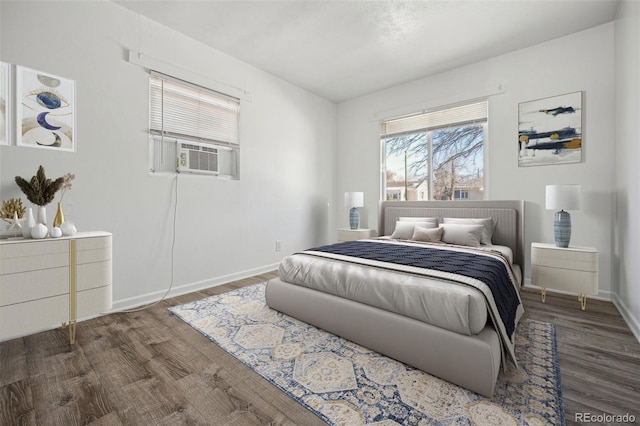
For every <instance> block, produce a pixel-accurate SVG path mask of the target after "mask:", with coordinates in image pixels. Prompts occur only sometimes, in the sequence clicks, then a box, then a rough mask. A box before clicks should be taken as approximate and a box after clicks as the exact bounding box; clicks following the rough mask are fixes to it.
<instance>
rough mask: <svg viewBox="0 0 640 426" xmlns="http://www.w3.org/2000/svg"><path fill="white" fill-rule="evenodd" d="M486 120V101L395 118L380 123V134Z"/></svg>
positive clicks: (395, 133) (413, 131) (387, 134)
mask: <svg viewBox="0 0 640 426" xmlns="http://www.w3.org/2000/svg"><path fill="white" fill-rule="evenodd" d="M485 121H487V101H482V102H476V103H472V104H468V105H462V106H458V107H453V108H448V109H443V110H439V111H431V112H424V113H420V114H414V115H410V116H406V117H400V118H395V119H391V120H387V121H384V122H382V123H381V124H380V134H381V135H382V136H387V137H389V136H398V135H402V134H408V133H415V132H419V131H425V130H434V129H439V128H444V127H452V126H460V125H466V124H473V123H482V122H485Z"/></svg>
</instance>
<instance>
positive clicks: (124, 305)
mask: <svg viewBox="0 0 640 426" xmlns="http://www.w3.org/2000/svg"><path fill="white" fill-rule="evenodd" d="M278 265H280V263H274V264H272V265H265V266H261V267H259V268H254V269H248V270H246V271H242V272H237V273H234V274H229V275H223V276H221V277H215V278H211V279H208V280H203V281H197V282H194V283H189V284H183V285H180V286H177V287H173V288H172V289H171V290H170V291H169V292H168V293H167V291H166V290H161V291H156V292H153V293H147V294H141V295H139V296H135V297H130V298H127V299H121V300H114V301H113V307H112V309H111V310H110V311H107V312H102V314H103V315H106V314H111V313H115V312H119V311H123V310H127V309H134V308H137V307H141V306H144V305H148V304H150V303H156V302H158V301H160V300H161V299H162V298H163V297H162V296H163V295H164V294H165V293H167V295H166V296H165V297H164V299H168V298H171V297H175V296H180V295H182V294H187V293H193V292H195V291H199V290H203V289H205V288H210V287H215V286H219V285H222V284H227V283H230V282H233V281H238V280H242V279H244V278H249V277H253V276H255V275H259V274H264V273H267V272H272V271H275V270H277V269H278Z"/></svg>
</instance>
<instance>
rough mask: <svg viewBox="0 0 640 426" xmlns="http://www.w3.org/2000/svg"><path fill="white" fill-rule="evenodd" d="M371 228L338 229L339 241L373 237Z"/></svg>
mask: <svg viewBox="0 0 640 426" xmlns="http://www.w3.org/2000/svg"><path fill="white" fill-rule="evenodd" d="M371 236H372V231H371V229H348V228H341V229H338V242H342V241H353V240H362V239H365V238H371Z"/></svg>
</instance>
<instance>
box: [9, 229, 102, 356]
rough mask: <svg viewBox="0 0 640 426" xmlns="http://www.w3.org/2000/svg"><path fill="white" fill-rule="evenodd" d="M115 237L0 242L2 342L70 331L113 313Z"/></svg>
mask: <svg viewBox="0 0 640 426" xmlns="http://www.w3.org/2000/svg"><path fill="white" fill-rule="evenodd" d="M111 255H112V249H111V234H110V233H108V232H81V233H78V234H76V235H73V236H70V237H61V238H45V239H42V240H34V239H15V240H0V341H3V340H9V339H12V338H15V337H20V336H24V335H27V334H32V333H36V332H39V331H43V330H50V329H52V328H55V327H59V326H60V325H62V326H66V327H68V329H69V341H70V342H71V343H72V344H73V343H74V342H75V329H76V322H77V320H78V319H80V320H81V319H87V318H90V317H93V316H96V315H98V314H100V313H101V312H105V311H108V310H110V309H111V306H112V294H111V286H112V269H111V263H112V261H111Z"/></svg>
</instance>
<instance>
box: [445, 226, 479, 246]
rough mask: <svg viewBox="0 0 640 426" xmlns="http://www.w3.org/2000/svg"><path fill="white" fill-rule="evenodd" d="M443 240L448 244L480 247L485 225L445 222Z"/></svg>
mask: <svg viewBox="0 0 640 426" xmlns="http://www.w3.org/2000/svg"><path fill="white" fill-rule="evenodd" d="M442 228H443V229H444V232H443V233H442V241H443V242H445V243H447V244H457V245H460V246H470V247H478V246H479V245H480V241H481V240H482V232H483V230H484V225H464V224H458V223H444V224H443V225H442Z"/></svg>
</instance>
